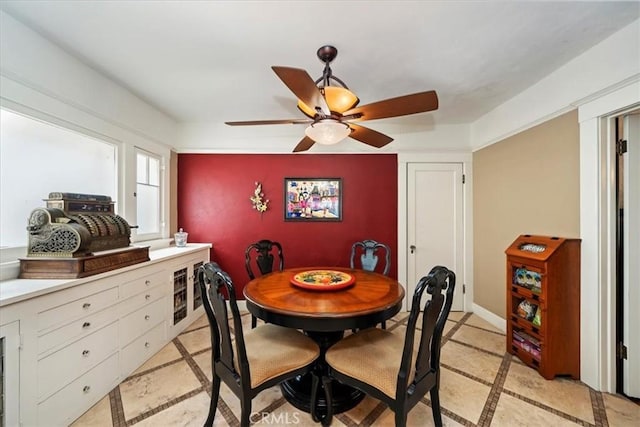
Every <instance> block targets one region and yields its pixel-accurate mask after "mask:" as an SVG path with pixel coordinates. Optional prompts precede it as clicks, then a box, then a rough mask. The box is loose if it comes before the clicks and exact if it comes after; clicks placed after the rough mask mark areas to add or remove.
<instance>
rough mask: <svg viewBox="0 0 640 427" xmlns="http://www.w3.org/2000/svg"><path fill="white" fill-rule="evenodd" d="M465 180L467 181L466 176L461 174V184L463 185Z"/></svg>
mask: <svg viewBox="0 0 640 427" xmlns="http://www.w3.org/2000/svg"><path fill="white" fill-rule="evenodd" d="M466 180H467V177H466V175H465V174H462V183H463V184H464V183H465V181H466Z"/></svg>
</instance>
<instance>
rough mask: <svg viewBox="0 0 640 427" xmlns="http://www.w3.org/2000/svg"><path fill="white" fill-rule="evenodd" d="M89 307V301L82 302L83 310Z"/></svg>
mask: <svg viewBox="0 0 640 427" xmlns="http://www.w3.org/2000/svg"><path fill="white" fill-rule="evenodd" d="M89 307H91V303H90V302H85V303H84V304H82V308H84V309H85V310H87V309H88V308H89Z"/></svg>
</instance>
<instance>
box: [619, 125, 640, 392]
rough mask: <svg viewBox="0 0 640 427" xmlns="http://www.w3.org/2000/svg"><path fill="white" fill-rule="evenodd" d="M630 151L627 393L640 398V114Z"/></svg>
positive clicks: (628, 131) (630, 130)
mask: <svg viewBox="0 0 640 427" xmlns="http://www.w3.org/2000/svg"><path fill="white" fill-rule="evenodd" d="M624 137H625V139H626V140H627V152H626V153H625V154H624V156H623V161H624V195H623V197H624V220H623V221H624V222H623V223H624V237H623V239H624V245H623V252H624V258H623V269H624V279H623V293H624V297H623V298H624V325H623V329H624V344H625V345H626V347H627V359H625V360H623V361H622V365H623V371H624V378H623V381H624V386H623V389H624V393H625V394H626V395H627V396H631V397H637V398H640V334H639V333H638V324H640V316H639V315H638V306H639V305H640V263H639V262H638V260H639V259H640V114H637V113H636V114H632V115H628V116H626V117H625V118H624Z"/></svg>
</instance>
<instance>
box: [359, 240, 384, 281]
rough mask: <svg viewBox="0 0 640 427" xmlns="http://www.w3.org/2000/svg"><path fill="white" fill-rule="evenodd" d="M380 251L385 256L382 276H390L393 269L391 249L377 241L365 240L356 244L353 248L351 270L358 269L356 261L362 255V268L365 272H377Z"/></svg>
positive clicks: (360, 258)
mask: <svg viewBox="0 0 640 427" xmlns="http://www.w3.org/2000/svg"><path fill="white" fill-rule="evenodd" d="M379 250H380V251H381V252H383V255H384V266H383V267H382V274H384V275H385V276H386V275H388V274H389V269H390V268H391V248H389V246H387V245H385V244H384V243H379V242H376V241H375V240H363V241H361V242H355V243H354V244H353V245H352V246H351V268H357V267H356V259H357V258H358V256H357V255H360V257H359V260H360V267H361V268H362V269H363V270H367V271H376V266H377V265H378V251H379Z"/></svg>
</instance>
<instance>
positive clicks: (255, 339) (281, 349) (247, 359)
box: [198, 262, 320, 427]
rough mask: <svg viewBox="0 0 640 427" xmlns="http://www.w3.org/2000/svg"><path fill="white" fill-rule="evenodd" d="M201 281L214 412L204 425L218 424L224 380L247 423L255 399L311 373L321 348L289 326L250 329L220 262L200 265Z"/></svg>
mask: <svg viewBox="0 0 640 427" xmlns="http://www.w3.org/2000/svg"><path fill="white" fill-rule="evenodd" d="M198 285H199V287H200V291H201V293H202V297H203V305H204V309H205V313H206V315H207V318H208V320H209V329H210V331H211V368H212V374H213V379H212V381H211V402H210V405H209V414H208V416H207V420H206V421H205V424H204V425H205V426H212V425H213V420H214V418H215V415H216V408H217V406H218V397H219V395H220V384H221V381H224V383H225V384H226V385H227V387H229V389H230V390H231V391H232V392H233V393H234V394H235V395H236V396H237V397H238V398H239V399H240V407H241V415H240V425H241V426H242V427H247V426H249V423H250V421H251V420H250V417H251V401H252V399H253V398H254V397H255V396H257V395H258V393H260V392H261V391H263V390H265V389H268V388H270V387H273V386H274V385H276V384H279V383H280V382H282V381H284V380H287V379H291V378H294V377H296V376H298V375H304V374H306V373H308V372H310V371H311V370H312V369H313V368H314V367H315V364H316V363H315V361H316V359H317V358H318V357H319V355H320V349H319V347H318V345H317V344H316V343H315V341H313V340H312V339H311V338H309V337H307V336H305V335H304V334H303V333H302V332H299V331H297V330H295V329H292V328H285V327H283V326H277V325H273V324H264V325H260V326H258V327H256V328H255V329H250V330H249V331H247V332H246V333H244V332H243V329H242V319H241V318H240V312H239V311H238V305H237V302H236V297H235V295H236V294H235V290H234V286H233V282H232V281H231V278H230V277H229V275H228V274H227V273H226V272H224V271H222V270H221V269H220V267H219V266H218V264H216V263H215V262H208V263H206V264H204V265H203V266H201V267H200V268H199V269H198ZM225 294H226V295H227V296H228V300H227V299H225ZM229 310H230V311H231V319H230V320H229V316H228V311H229ZM230 323H232V324H233V332H234V339H233V340H232V339H231V330H230V326H231V325H230Z"/></svg>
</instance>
